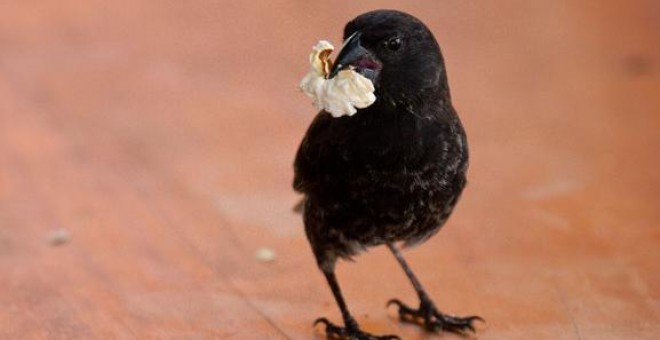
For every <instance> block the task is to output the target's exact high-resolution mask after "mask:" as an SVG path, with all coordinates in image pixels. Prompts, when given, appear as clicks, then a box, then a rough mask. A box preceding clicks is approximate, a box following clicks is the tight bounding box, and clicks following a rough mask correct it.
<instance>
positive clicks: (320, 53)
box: [300, 40, 376, 117]
mask: <svg viewBox="0 0 660 340" xmlns="http://www.w3.org/2000/svg"><path fill="white" fill-rule="evenodd" d="M333 50H334V47H333V46H332V44H330V43H329V42H328V41H326V40H321V41H319V42H318V44H316V46H314V48H313V50H312V53H311V54H310V55H309V63H310V69H309V72H308V73H307V74H306V75H305V77H304V78H303V79H302V81H301V82H300V89H301V90H302V91H303V92H304V93H305V94H306V95H307V96H309V97H311V98H312V99H314V107H316V108H317V109H318V110H325V111H327V112H329V113H330V114H331V115H332V116H333V117H341V116H345V115H348V116H352V115H354V114H355V113H356V112H357V109H363V108H365V107H368V106H369V105H371V104H373V103H374V102H375V101H376V96H375V95H374V91H375V89H374V84H373V83H372V82H371V80H369V79H367V78H365V77H364V76H363V75H361V74H359V73H357V72H355V71H353V70H351V69H347V70H342V71H339V72H338V73H337V75H336V76H335V77H334V78H332V79H326V77H327V76H328V73H330V69H331V68H332V62H331V61H330V59H329V56H330V53H332V51H333Z"/></svg>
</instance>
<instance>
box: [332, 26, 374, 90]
mask: <svg viewBox="0 0 660 340" xmlns="http://www.w3.org/2000/svg"><path fill="white" fill-rule="evenodd" d="M360 35H361V33H360V31H357V32H355V33H353V34H352V35H351V36H350V37H348V38H347V39H346V41H345V42H344V45H343V46H342V47H341V50H340V51H339V54H338V55H337V59H336V60H335V63H334V65H333V66H332V69H331V70H330V74H328V79H331V78H334V76H336V75H337V73H339V71H341V70H343V69H345V68H346V67H347V66H349V65H352V64H353V63H355V62H356V61H358V60H359V59H360V58H361V57H363V56H365V55H367V54H368V53H369V51H368V50H367V49H366V48H364V47H362V45H361V44H360Z"/></svg>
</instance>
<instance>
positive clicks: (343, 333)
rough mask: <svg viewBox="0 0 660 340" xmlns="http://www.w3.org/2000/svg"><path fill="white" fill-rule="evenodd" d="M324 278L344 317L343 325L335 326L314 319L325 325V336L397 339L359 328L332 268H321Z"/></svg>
mask: <svg viewBox="0 0 660 340" xmlns="http://www.w3.org/2000/svg"><path fill="white" fill-rule="evenodd" d="M323 274H325V278H326V279H327V280H328V285H329V286H330V289H331V290H332V294H333V295H334V296H335V300H337V305H338V306H339V309H340V310H341V315H342V317H343V319H344V327H340V326H337V325H335V324H333V323H331V322H330V321H328V319H326V318H318V319H316V321H314V325H317V324H319V323H322V324H324V325H325V333H326V336H327V337H328V338H330V339H350V340H387V339H399V337H398V336H396V335H383V336H376V335H372V334H369V333H366V332H363V331H361V330H360V327H359V326H358V324H357V322H356V321H355V319H353V317H352V316H351V314H350V313H349V311H348V307H346V302H345V301H344V297H343V296H342V294H341V289H339V284H338V283H337V278H336V277H335V273H334V270H323Z"/></svg>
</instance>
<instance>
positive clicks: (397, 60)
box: [328, 10, 447, 102]
mask: <svg viewBox="0 0 660 340" xmlns="http://www.w3.org/2000/svg"><path fill="white" fill-rule="evenodd" d="M346 68H351V69H353V70H354V71H356V72H358V73H360V74H361V75H363V76H365V77H367V78H369V79H370V80H371V81H372V82H373V83H374V86H375V87H376V97H377V98H378V97H379V94H380V95H381V96H386V97H388V98H390V99H392V100H393V101H395V102H396V101H400V100H403V99H405V98H410V97H414V96H416V95H417V94H418V93H420V92H421V91H425V90H428V89H434V88H443V87H446V86H447V85H446V84H447V78H446V74H445V68H444V61H443V58H442V55H441V52H440V47H439V46H438V43H437V42H436V40H435V38H434V37H433V34H432V33H431V31H430V30H429V29H428V28H427V27H426V26H425V25H424V24H423V23H422V22H421V21H419V20H418V19H417V18H415V17H413V16H411V15H409V14H406V13H403V12H399V11H393V10H377V11H372V12H367V13H364V14H362V15H360V16H358V17H356V18H355V19H353V20H352V21H350V22H349V23H348V24H346V27H345V28H344V45H343V46H342V48H341V50H340V51H339V54H338V55H337V58H336V59H335V63H334V66H333V68H332V70H331V72H330V74H329V76H328V77H329V78H332V77H334V76H335V75H336V74H337V73H338V72H339V71H341V70H343V69H346Z"/></svg>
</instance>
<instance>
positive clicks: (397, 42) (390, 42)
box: [385, 37, 401, 51]
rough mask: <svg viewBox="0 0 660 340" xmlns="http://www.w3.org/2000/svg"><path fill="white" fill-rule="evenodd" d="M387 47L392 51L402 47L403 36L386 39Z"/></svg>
mask: <svg viewBox="0 0 660 340" xmlns="http://www.w3.org/2000/svg"><path fill="white" fill-rule="evenodd" d="M385 47H387V48H388V49H389V50H390V51H396V50H398V49H399V48H400V47H401V38H398V37H397V38H390V39H387V40H386V41H385Z"/></svg>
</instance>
